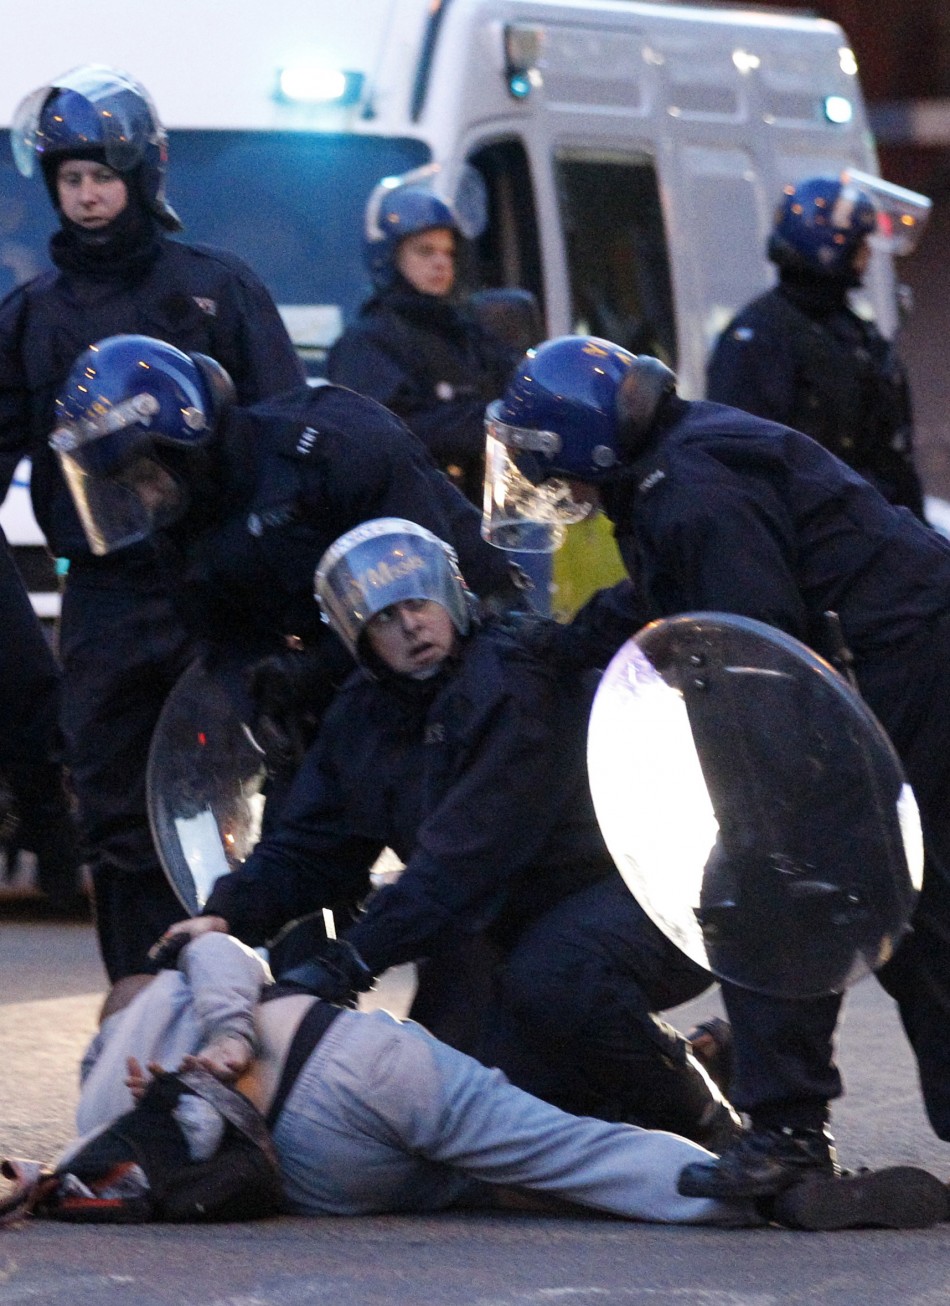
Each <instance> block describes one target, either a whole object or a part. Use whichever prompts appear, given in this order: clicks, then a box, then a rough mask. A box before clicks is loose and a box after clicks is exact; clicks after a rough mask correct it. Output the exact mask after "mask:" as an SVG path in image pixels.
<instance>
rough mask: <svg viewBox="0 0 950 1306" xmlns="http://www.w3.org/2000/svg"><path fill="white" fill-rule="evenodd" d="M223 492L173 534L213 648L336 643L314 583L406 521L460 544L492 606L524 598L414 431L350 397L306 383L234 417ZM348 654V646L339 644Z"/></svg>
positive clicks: (198, 501)
mask: <svg viewBox="0 0 950 1306" xmlns="http://www.w3.org/2000/svg"><path fill="white" fill-rule="evenodd" d="M216 443H217V445H218V447H219V448H220V451H221V453H220V461H219V463H218V464H217V466H215V467H213V468H212V473H211V476H210V478H209V479H210V482H211V484H213V485H214V486H215V487H216V488H215V490H214V491H213V492H212V491H211V490H209V492H208V493H207V494H204V493H201V492H200V491H199V492H196V494H195V496H194V497H195V506H194V511H193V512H192V514H191V515H190V517H189V518H188V519H186V520H185V521H184V522H183V523H182V524H181V526H180V527H179V528H177V531H176V532H174V533H173V534H172V536H171V544H172V558H171V565H173V566H174V567H175V568H176V581H177V582H178V584H177V588H178V592H179V594H181V595H182V596H183V598H184V601H185V604H186V615H187V620H188V624H189V625H190V626H191V627H192V628H193V629H194V630H195V633H197V634H201V635H203V636H205V637H207V638H209V639H210V640H211V641H212V642H214V643H218V644H221V643H228V644H230V645H235V644H245V645H257V646H258V651H260V652H267V651H268V646H271V645H272V646H273V647H274V648H277V647H284V644H283V636H285V635H297V636H299V637H301V638H302V639H304V641H305V642H310V641H312V640H314V639H320V638H321V636H323V637H325V638H326V640H328V641H330V642H331V643H332V644H333V646H334V649H335V648H336V644H337V641H336V639H335V637H334V636H331V635H330V633H329V631H328V629H327V627H326V626H323V625H322V623H321V622H320V614H319V610H318V608H317V604H316V602H315V600H314V597H313V575H314V570H315V568H316V565H317V563H318V562H319V561H320V558H321V557H322V555H323V553H324V552H325V550H326V549H328V548H329V547H330V545H331V544H332V543H333V542H334V540H336V539H337V538H338V536H340V535H342V534H343V533H344V532H345V531H348V530H351V529H352V528H353V527H354V526H358V525H359V524H360V522H364V521H368V520H370V519H371V518H374V517H406V518H408V519H409V520H410V521H414V522H417V523H418V524H419V525H420V526H425V527H426V528H427V529H429V530H431V531H432V532H433V533H434V534H436V535H438V536H439V538H440V539H444V540H446V541H447V542H448V543H450V544H451V545H453V547H454V548H455V549H456V552H457V553H458V556H459V563H460V566H461V569H462V573H463V575H464V576H465V578H466V580H467V581H468V583H469V585H470V586H471V588H472V589H473V590H474V591H475V593H476V594H478V595H479V596H480V597H488V596H491V595H498V596H499V597H500V598H502V599H503V600H504V601H505V602H511V601H513V599H514V597H515V595H516V590H515V587H514V585H513V583H512V572H511V569H510V567H509V565H508V561H507V557H506V555H505V554H504V553H503V552H501V551H500V550H498V549H494V548H492V547H491V546H490V545H488V544H486V543H485V541H484V540H483V539H482V538H481V534H480V521H481V519H480V514H479V513H478V511H477V509H476V508H474V507H473V505H472V504H470V503H469V502H468V500H467V499H465V497H464V496H463V495H462V494H461V493H460V492H459V491H458V490H456V489H455V488H454V486H452V485H451V484H450V483H449V481H448V480H447V479H446V477H445V476H443V475H442V473H441V472H440V471H439V470H438V469H437V468H436V467H435V466H434V465H433V463H432V461H431V459H430V458H429V456H428V455H427V453H426V452H425V450H424V449H423V448H422V446H421V445H420V444H419V442H418V441H417V440H416V439H414V437H413V436H412V435H410V433H409V432H408V431H407V430H406V428H405V426H403V424H402V422H400V421H399V420H398V418H396V417H394V416H393V415H392V413H390V412H388V411H387V410H386V409H385V408H383V407H382V406H381V405H380V404H377V403H374V402H373V400H371V399H365V398H363V396H362V395H357V394H354V393H353V392H352V391H350V390H345V389H343V388H342V387H340V386H333V385H321V386H317V387H312V386H307V385H303V386H299V387H297V388H295V389H293V390H290V391H287V392H286V393H284V394H282V395H277V396H273V397H272V398H270V399H268V400H265V401H263V402H262V403H260V404H257V405H255V407H253V408H251V409H235V410H234V411H233V412H232V414H231V415H230V416H229V417H228V418H227V419H226V423H225V426H224V429H223V430H222V431H220V432H219V433H218V435H217V437H216ZM341 647H342V646H341Z"/></svg>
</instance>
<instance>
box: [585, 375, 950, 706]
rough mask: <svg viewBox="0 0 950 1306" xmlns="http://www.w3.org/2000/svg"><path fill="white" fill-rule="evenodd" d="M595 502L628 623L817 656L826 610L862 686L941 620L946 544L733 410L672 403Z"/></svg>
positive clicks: (836, 468) (947, 570)
mask: <svg viewBox="0 0 950 1306" xmlns="http://www.w3.org/2000/svg"><path fill="white" fill-rule="evenodd" d="M601 495H602V500H603V503H604V507H605V510H606V512H607V515H608V516H609V517H610V519H611V520H612V521H613V522H614V528H615V532H616V536H617V542H618V545H619V547H620V550H621V553H622V555H623V558H624V561H625V563H626V565H627V568H628V571H629V572H630V575H631V577H632V578H633V581H634V587H635V589H636V591H637V593H638V601H639V602H640V603H641V604H642V607H637V606H636V605H635V604H634V603H631V614H632V620H635V621H637V622H638V623H642V620H643V619H644V618H647V619H649V618H654V617H660V616H669V615H671V614H673V613H677V612H684V611H697V610H707V611H710V610H711V611H723V612H735V613H738V614H740V615H742V616H747V617H754V618H756V619H757V620H759V621H765V622H768V623H770V624H771V625H774V626H778V627H780V628H781V629H782V630H785V631H787V632H788V633H789V634H790V635H794V636H795V637H796V638H798V639H801V640H803V641H804V642H805V643H807V644H809V645H810V646H811V647H813V648H815V649H816V650H817V651H818V652H821V653H825V654H826V655H827V653H828V652H829V649H828V646H827V642H826V629H825V620H824V613H825V612H826V611H828V610H832V611H834V612H837V613H838V615H839V617H840V619H841V626H842V630H843V634H844V638H845V641H846V643H847V644H848V645H849V647H850V648H851V650H852V652H853V654H854V656H855V659H856V663H857V671H858V677H859V679H861V677H862V673H863V672H864V671H866V670H869V669H870V668H871V666H872V664H874V662H875V660H876V659H878V658H879V657H881V656H885V655H886V654H887V653H888V651H889V650H890V649H892V648H894V647H895V646H896V645H898V644H900V643H901V642H902V641H904V640H907V639H909V638H911V637H912V636H914V635H915V634H916V633H918V632H919V631H920V630H921V629H922V628H923V627H925V626H927V625H928V623H931V622H932V621H934V620H935V619H937V618H939V617H941V616H943V615H944V614H946V613H950V544H948V543H947V542H946V541H945V540H943V539H942V538H941V537H940V536H938V535H937V533H936V532H935V531H932V530H930V529H929V528H928V527H926V526H924V525H923V524H922V523H921V522H920V521H918V520H917V519H916V518H915V517H914V516H913V515H912V514H911V513H910V512H909V511H908V510H907V509H905V508H896V507H894V506H892V505H891V504H889V503H887V502H886V501H885V499H884V498H883V497H882V496H881V495H880V494H879V493H878V492H877V491H876V490H875V489H874V488H873V487H872V486H871V485H870V484H869V483H868V482H867V481H865V480H864V479H863V478H862V477H861V476H859V475H858V474H857V473H856V472H854V471H852V470H851V469H850V468H849V467H847V466H845V464H844V463H842V462H841V461H839V459H837V458H835V457H834V456H833V455H832V454H830V453H828V452H827V451H826V450H825V449H823V448H822V447H821V446H820V445H819V444H817V443H816V442H815V441H813V440H811V439H809V438H808V437H807V436H804V435H801V434H800V433H799V432H797V431H792V430H789V429H787V428H785V427H782V426H777V425H775V424H774V423H771V422H764V421H762V420H761V419H760V418H756V417H752V416H750V415H748V414H746V413H743V412H740V411H739V410H738V409H734V408H727V407H725V406H723V405H719V404H710V403H686V402H684V401H683V400H680V399H673V400H670V401H669V402H668V406H667V408H666V410H665V411H664V412H662V413H661V414H660V418H659V421H658V423H657V426H656V428H655V434H654V437H653V440H652V443H651V445H650V446H649V447H648V448H647V449H646V450H645V451H644V452H643V453H642V454H641V455H640V456H639V457H638V458H637V459H636V461H635V462H634V463H632V464H631V465H629V466H626V467H624V468H623V469H622V470H621V471H620V472H619V473H618V474H617V475H616V476H615V477H614V478H612V480H611V481H610V482H609V484H606V485H603V486H602V487H601ZM632 588H633V587H627V592H628V593H630V592H631V589H632ZM872 707H874V709H875V710H876V711H878V706H877V705H876V704H875V703H873V702H872ZM879 714H880V713H879Z"/></svg>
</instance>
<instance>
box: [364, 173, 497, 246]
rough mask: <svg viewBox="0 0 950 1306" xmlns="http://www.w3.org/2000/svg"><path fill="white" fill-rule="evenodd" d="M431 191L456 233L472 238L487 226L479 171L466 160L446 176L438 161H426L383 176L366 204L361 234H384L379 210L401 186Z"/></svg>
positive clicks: (380, 236) (371, 236) (485, 194)
mask: <svg viewBox="0 0 950 1306" xmlns="http://www.w3.org/2000/svg"><path fill="white" fill-rule="evenodd" d="M405 186H411V187H413V188H414V189H419V190H428V191H431V193H432V195H433V196H434V197H435V198H436V199H439V200H441V201H442V203H443V204H445V205H446V207H447V208H448V209H449V210H450V212H451V214H452V218H453V220H454V222H455V225H456V226H457V227H458V230H459V234H460V235H461V236H462V237H463V238H464V239H465V240H475V239H477V237H479V236H480V235H481V234H482V232H483V231H484V230H485V228H486V226H487V225H488V192H487V190H486V188H485V182H484V179H483V178H482V174H481V173H480V172H479V171H478V169H477V168H474V167H472V165H471V164H470V163H466V164H463V165H462V166H461V167H460V168H458V169H456V170H455V172H454V175H451V176H450V175H449V172H448V170H447V169H445V168H444V167H443V166H442V164H440V163H427V164H425V165H424V166H423V167H421V168H413V170H412V171H411V172H404V173H403V174H402V175H401V176H398V177H384V178H383V180H382V181H381V182H380V183H379V185H378V186H376V187H375V188H374V190H373V192H372V194H371V195H370V197H369V199H368V201H367V203H366V213H365V218H364V222H365V235H366V239H367V240H369V241H378V240H382V239H383V237H384V236H385V234H386V233H385V230H384V225H383V221H382V213H383V210H384V209H385V207H386V205H387V203H388V202H389V201H390V200H391V199H392V196H393V193H394V192H395V191H397V190H399V189H401V188H402V187H405Z"/></svg>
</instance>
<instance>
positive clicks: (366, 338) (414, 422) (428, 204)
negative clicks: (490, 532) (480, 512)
mask: <svg viewBox="0 0 950 1306" xmlns="http://www.w3.org/2000/svg"><path fill="white" fill-rule="evenodd" d="M463 228H465V229H466V230H467V229H468V228H467V226H466V223H465V219H464V218H463V217H461V216H460V214H459V212H458V211H457V206H454V205H450V204H449V203H447V202H446V201H445V200H444V199H442V198H440V197H439V196H438V195H437V194H435V193H434V191H433V190H432V189H431V187H429V186H427V185H424V184H422V183H421V182H416V183H412V182H408V183H404V184H402V185H400V186H396V187H391V186H390V187H381V188H377V190H376V191H374V192H373V195H372V196H371V197H370V200H369V203H368V205H367V213H366V240H365V245H364V253H365V260H366V265H367V267H368V269H369V272H370V275H371V277H372V280H373V287H374V290H373V295H372V297H371V298H370V299H369V300H368V301H367V302H366V303H365V304H364V305H363V307H362V308H361V309H360V313H359V316H358V317H357V318H356V320H355V321H354V322H353V323H351V325H350V326H349V327H348V328H347V329H346V330H345V331H344V332H343V334H342V336H341V337H340V338H339V340H338V341H337V342H336V344H335V345H334V346H333V348H332V349H331V350H330V354H329V358H328V361H327V375H328V376H329V377H330V379H331V380H332V381H335V382H337V383H338V384H339V385H346V386H350V387H351V388H352V389H353V390H358V391H359V392H360V394H365V395H369V396H371V397H372V398H373V399H377V400H379V402H380V403H382V404H385V405H386V407H387V408H389V409H391V410H392V411H393V412H394V413H396V414H397V415H398V416H399V417H401V418H402V419H403V421H404V422H405V423H406V425H407V426H408V427H409V429H410V430H411V431H412V432H413V433H414V434H415V435H416V436H418V438H419V439H420V440H421V441H422V443H423V444H424V445H426V447H427V448H428V449H429V450H430V452H431V453H432V455H433V457H434V458H435V460H436V462H437V463H438V464H439V466H440V467H441V468H442V469H443V471H445V472H447V473H448V475H449V476H450V477H451V478H452V480H454V481H455V483H456V484H457V485H458V486H459V487H460V488H461V489H462V490H463V491H464V493H465V494H467V495H468V497H469V498H470V499H472V500H473V501H474V502H475V503H479V502H480V495H481V486H482V453H483V438H482V429H481V422H482V414H483V412H484V407H485V404H486V403H487V402H488V401H489V400H490V399H495V398H497V396H498V395H499V394H500V393H501V391H502V390H503V389H504V386H505V384H506V382H507V380H508V377H509V375H510V373H511V369H512V367H513V366H514V364H515V363H516V362H517V361H518V357H519V354H520V350H514V349H511V348H510V347H508V346H507V345H506V344H504V343H503V342H502V340H501V339H499V338H498V337H497V336H496V335H494V334H492V333H490V332H489V331H487V330H485V329H484V328H483V327H482V326H481V325H480V324H479V321H478V320H477V319H476V316H475V315H474V313H473V312H471V311H469V309H468V307H467V306H465V305H463V304H461V303H460V302H459V301H458V298H457V292H458V275H457V270H458V263H459V258H460V255H461V254H462V250H463V246H464V245H465V243H466V241H465V234H464V231H463ZM531 343H533V341H532V342H531Z"/></svg>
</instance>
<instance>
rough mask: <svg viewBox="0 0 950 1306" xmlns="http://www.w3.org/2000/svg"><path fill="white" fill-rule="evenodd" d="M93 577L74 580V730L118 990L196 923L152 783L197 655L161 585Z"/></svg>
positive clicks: (81, 797)
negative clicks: (160, 845)
mask: <svg viewBox="0 0 950 1306" xmlns="http://www.w3.org/2000/svg"><path fill="white" fill-rule="evenodd" d="M90 570H91V572H92V574H88V572H86V570H85V569H84V568H82V567H80V568H75V569H74V570H73V573H72V574H71V575H70V578H69V581H68V583H67V586H66V592H65V595H64V598H63V611H62V622H61V629H60V652H61V657H62V663H63V711H62V721H63V730H64V734H65V736H66V743H67V749H68V753H67V758H68V763H69V767H70V772H71V776H72V782H73V787H74V789H75V793H76V798H77V801H78V805H79V827H80V836H81V840H82V844H83V850H84V854H85V859H86V862H87V864H88V865H89V868H90V870H91V873H92V883H93V891H94V898H95V915H96V929H97V932H98V935H99V947H100V951H101V953H102V959H103V962H104V964H105V968H106V972H107V974H108V976H109V979H110V980H112V981H113V982H114V981H115V980H117V979H121V978H122V977H123V976H125V975H130V974H134V973H135V972H136V971H140V970H142V969H143V966H144V963H145V960H146V954H147V952H148V949H149V947H150V946H151V945H152V944H153V943H154V942H155V940H156V939H157V938H158V936H159V935H160V934H161V933H162V932H163V931H164V930H165V929H166V928H167V927H168V926H169V925H170V924H171V923H172V922H173V921H176V920H180V919H181V917H182V916H183V915H184V914H185V912H184V909H183V907H182V905H181V903H180V902H179V901H178V899H177V897H176V896H175V894H174V893H173V892H172V889H171V887H170V885H169V882H168V880H167V879H166V877H165V873H164V871H163V870H162V867H161V863H160V862H159V859H158V856H157V854H156V851H155V847H154V844H153V842H152V835H151V830H150V828H149V821H148V812H147V807H146V793H145V773H146V764H147V761H148V749H149V744H150V742H151V738H152V732H153V730H154V729H155V723H156V721H157V720H158V716H159V713H160V712H161V709H162V706H163V704H164V702H165V699H166V698H167V697H168V694H169V692H170V690H171V688H172V686H173V685H174V683H175V681H176V680H177V679H178V677H179V675H181V673H182V672H183V671H184V669H185V667H186V666H187V665H188V663H189V661H190V660H191V658H192V657H193V656H194V649H193V648H192V646H191V644H190V641H189V639H188V637H187V635H186V634H185V632H184V630H183V628H182V627H181V625H180V623H179V622H178V620H177V618H176V616H175V613H174V610H173V608H172V605H171V602H170V600H169V598H168V596H167V595H166V594H165V593H164V592H163V591H162V590H161V589H160V588H159V587H158V586H157V585H156V586H153V587H151V588H136V587H135V585H134V584H133V583H124V582H123V580H122V578H121V576H116V575H113V574H111V573H108V569H107V568H103V571H104V572H106V573H108V574H105V575H101V574H100V573H99V571H98V570H97V569H96V567H95V565H94V564H92V565H91V568H90Z"/></svg>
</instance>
